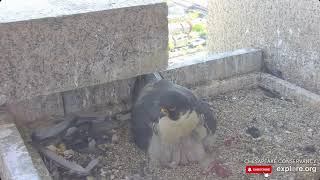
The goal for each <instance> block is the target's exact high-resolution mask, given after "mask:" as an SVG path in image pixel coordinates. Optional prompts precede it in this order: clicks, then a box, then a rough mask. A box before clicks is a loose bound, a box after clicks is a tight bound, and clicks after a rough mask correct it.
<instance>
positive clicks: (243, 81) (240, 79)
mask: <svg viewBox="0 0 320 180" xmlns="http://www.w3.org/2000/svg"><path fill="white" fill-rule="evenodd" d="M259 74H260V73H258V72H256V73H250V74H245V75H241V76H235V77H231V78H227V79H223V80H212V81H209V82H207V84H205V85H200V86H196V87H193V88H192V90H193V92H194V93H195V94H196V95H197V96H198V97H202V98H205V97H208V96H216V95H219V94H223V93H227V92H232V91H237V90H240V89H250V88H254V87H257V86H258V84H259V77H260V76H259Z"/></svg>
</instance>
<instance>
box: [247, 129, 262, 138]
mask: <svg viewBox="0 0 320 180" xmlns="http://www.w3.org/2000/svg"><path fill="white" fill-rule="evenodd" d="M246 133H247V134H250V135H251V136H252V137H253V138H258V137H260V136H261V133H260V130H259V129H258V128H256V127H250V128H248V129H247V130H246Z"/></svg>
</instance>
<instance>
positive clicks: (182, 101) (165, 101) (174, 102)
mask: <svg viewBox="0 0 320 180" xmlns="http://www.w3.org/2000/svg"><path fill="white" fill-rule="evenodd" d="M159 105H160V111H161V114H162V115H163V116H168V117H169V118H170V119H171V120H174V121H177V120H178V119H179V118H180V116H181V115H183V114H185V113H187V112H191V111H192V110H193V106H192V103H191V102H190V100H189V99H188V97H187V96H185V95H184V94H181V93H178V92H176V91H168V92H166V93H165V94H163V95H161V96H160V104H159Z"/></svg>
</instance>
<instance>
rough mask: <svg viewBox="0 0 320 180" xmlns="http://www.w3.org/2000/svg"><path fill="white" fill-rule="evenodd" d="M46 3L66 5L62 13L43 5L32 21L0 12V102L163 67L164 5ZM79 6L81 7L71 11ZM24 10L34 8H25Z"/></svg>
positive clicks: (165, 56) (139, 2)
mask: <svg viewBox="0 0 320 180" xmlns="http://www.w3.org/2000/svg"><path fill="white" fill-rule="evenodd" d="M31 2H32V1H31ZM37 2H38V1H37ZM44 2H47V1H44ZM48 2H50V3H55V5H56V6H61V7H63V5H64V4H68V3H69V6H68V8H66V9H64V10H61V13H62V14H54V12H52V11H50V8H49V12H46V13H45V14H44V17H45V18H43V17H42V16H40V15H39V14H38V15H39V16H35V18H36V19H28V20H27V19H21V18H25V17H26V16H24V15H23V13H22V15H21V14H16V16H19V17H17V19H11V20H9V19H10V18H11V16H10V17H9V15H7V14H6V12H5V11H1V10H0V17H2V20H1V22H2V23H1V22H0V64H1V66H0V72H1V73H0V82H1V86H0V101H1V103H3V101H16V100H17V101H19V100H23V99H30V98H32V97H35V96H40V95H49V94H52V93H57V92H63V91H68V90H72V89H77V88H81V87H87V86H93V85H98V84H103V83H107V82H111V81H115V80H120V79H127V78H131V77H134V76H137V75H140V74H145V73H151V72H154V71H159V70H164V69H166V68H167V60H168V52H167V46H168V27H167V21H168V20H167V14H168V12H167V11H168V10H167V6H166V4H165V3H156V2H158V1H154V0H150V1H147V0H137V1H134V2H136V3H137V4H136V5H137V6H134V5H135V3H134V2H131V3H127V1H123V3H121V2H117V1H113V2H114V3H116V4H114V5H112V6H113V7H116V8H117V7H122V8H118V9H112V8H110V7H111V6H110V7H109V6H107V5H105V6H102V5H101V4H99V3H102V2H103V1H102V0H99V1H98V2H97V4H93V3H88V1H84V0H80V1H79V2H78V1H76V0H74V1H72V2H74V4H76V5H77V4H81V6H76V5H75V6H73V4H72V3H70V2H71V1H62V0H58V1H48ZM148 2H149V3H151V4H149V3H148ZM6 3H9V0H8V1H3V2H1V4H2V5H5V4H6ZM20 3H22V2H20ZM24 3H30V1H26V2H24ZM117 3H120V4H118V5H117ZM40 4H41V3H40ZM70 4H71V5H70ZM86 4H89V5H88V7H86ZM126 4H127V5H128V4H129V5H130V7H127V6H126ZM100 5H101V6H100ZM1 7H2V6H1ZM44 7H46V6H45V5H44ZM50 7H51V6H50ZM54 7H55V6H54ZM54 7H51V8H52V9H54ZM80 7H81V8H84V9H85V10H83V11H82V10H79V9H77V8H80ZM2 8H3V7H2ZM35 8H36V7H35ZM73 8H75V10H74V9H73ZM81 8H80V9H81ZM44 9H45V8H44ZM70 9H71V10H70ZM67 10H69V11H70V12H66V11H67ZM97 10H99V11H97ZM92 11H93V12H92ZM26 13H27V14H28V13H35V14H37V13H38V12H36V11H32V9H31V10H30V12H26ZM50 13H52V14H50ZM73 13H77V14H73ZM9 14H10V13H9ZM60 15H61V16H60ZM20 16H21V17H20ZM52 16H54V17H52ZM56 16H57V17H56ZM31 17H33V16H31ZM3 18H4V19H3ZM5 18H7V19H5ZM15 20H23V21H15Z"/></svg>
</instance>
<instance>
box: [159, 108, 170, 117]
mask: <svg viewBox="0 0 320 180" xmlns="http://www.w3.org/2000/svg"><path fill="white" fill-rule="evenodd" d="M160 112H161V113H162V114H163V115H164V116H169V111H168V109H166V108H160Z"/></svg>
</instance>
